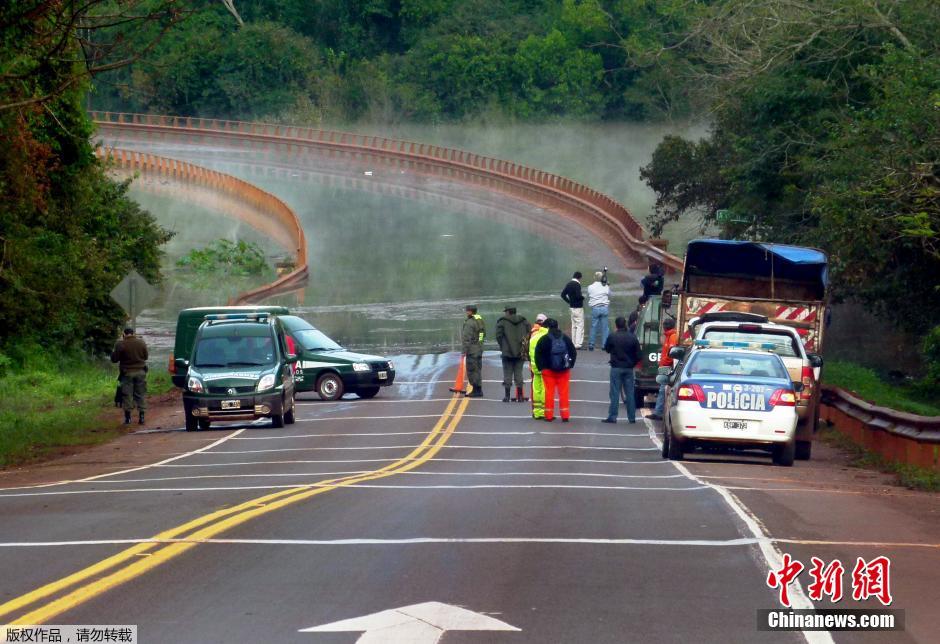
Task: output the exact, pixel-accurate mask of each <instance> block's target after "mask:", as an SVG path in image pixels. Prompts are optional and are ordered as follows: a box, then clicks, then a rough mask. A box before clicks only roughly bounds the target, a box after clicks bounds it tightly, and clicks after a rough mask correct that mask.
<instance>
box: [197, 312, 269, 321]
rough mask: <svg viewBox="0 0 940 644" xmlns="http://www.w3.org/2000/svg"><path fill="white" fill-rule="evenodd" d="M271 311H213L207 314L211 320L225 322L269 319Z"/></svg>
mask: <svg viewBox="0 0 940 644" xmlns="http://www.w3.org/2000/svg"><path fill="white" fill-rule="evenodd" d="M269 315H270V314H269V313H212V314H210V315H207V316H206V320H207V321H209V322H225V321H229V320H245V321H246V322H256V321H257V322H261V321H263V320H267V319H268V317H269Z"/></svg>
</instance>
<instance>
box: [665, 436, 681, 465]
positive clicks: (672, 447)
mask: <svg viewBox="0 0 940 644" xmlns="http://www.w3.org/2000/svg"><path fill="white" fill-rule="evenodd" d="M668 451H669V453H668V454H667V456H669V460H670V461H681V460H682V457H684V456H685V449H683V445H682V443H680V442H679V441H677V440H676V437H675V436H673V435H672V430H670V431H669V450H668Z"/></svg>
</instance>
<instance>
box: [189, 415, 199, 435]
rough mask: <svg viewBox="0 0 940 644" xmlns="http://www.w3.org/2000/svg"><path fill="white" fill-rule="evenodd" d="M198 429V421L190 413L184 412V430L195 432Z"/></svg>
mask: <svg viewBox="0 0 940 644" xmlns="http://www.w3.org/2000/svg"><path fill="white" fill-rule="evenodd" d="M198 429H199V421H198V419H197V418H196V417H195V416H193V415H192V414H186V431H187V432H195V431H197V430H198Z"/></svg>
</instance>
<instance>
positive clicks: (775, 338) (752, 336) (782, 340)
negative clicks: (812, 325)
mask: <svg viewBox="0 0 940 644" xmlns="http://www.w3.org/2000/svg"><path fill="white" fill-rule="evenodd" d="M702 337H703V338H705V339H708V340H711V341H718V342H758V343H768V342H769V343H772V344H773V345H774V349H772V351H773V352H774V353H776V354H777V355H778V356H783V357H784V358H797V357H802V356H800V354H799V353H798V352H797V348H796V347H795V346H793V345H794V340H793V337H792V336H789V335H786V334H783V333H747V332H746V331H737V330H731V329H705V333H704V335H703V336H702Z"/></svg>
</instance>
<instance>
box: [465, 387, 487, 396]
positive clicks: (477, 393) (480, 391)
mask: <svg viewBox="0 0 940 644" xmlns="http://www.w3.org/2000/svg"><path fill="white" fill-rule="evenodd" d="M482 397H483V389H482V388H480V387H474V388H473V391H471V392H470V393H469V394H467V398H482Z"/></svg>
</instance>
